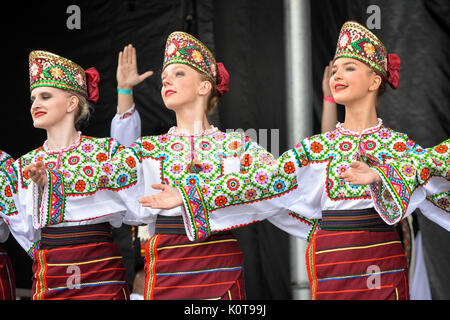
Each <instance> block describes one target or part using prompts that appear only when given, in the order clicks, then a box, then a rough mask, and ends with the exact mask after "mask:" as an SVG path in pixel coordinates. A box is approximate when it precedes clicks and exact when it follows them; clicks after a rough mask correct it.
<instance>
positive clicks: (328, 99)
mask: <svg viewBox="0 0 450 320" xmlns="http://www.w3.org/2000/svg"><path fill="white" fill-rule="evenodd" d="M323 101H327V102H331V103H336V101H334V99H333V97H326V96H323Z"/></svg>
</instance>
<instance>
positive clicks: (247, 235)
mask: <svg viewBox="0 0 450 320" xmlns="http://www.w3.org/2000/svg"><path fill="white" fill-rule="evenodd" d="M73 4H75V5H78V6H79V7H80V9H81V29H80V30H69V29H68V28H67V27H66V20H67V18H68V17H69V16H70V14H68V13H66V10H67V8H68V7H69V6H70V5H73ZM372 4H375V5H378V6H379V7H380V9H381V29H380V30H376V31H375V32H376V33H377V34H378V35H379V36H380V38H381V39H382V40H383V42H384V43H385V44H386V46H387V48H388V50H390V51H392V52H396V53H398V54H399V55H400V57H401V58H402V71H401V73H400V74H401V85H400V88H399V89H398V90H397V91H396V92H392V91H390V90H388V92H387V93H386V94H385V96H384V98H383V100H382V105H381V106H380V109H379V111H380V116H381V117H382V118H383V120H384V122H385V124H387V125H388V126H390V127H392V128H393V129H395V130H398V131H403V132H406V133H408V134H409V135H410V136H411V137H413V138H414V139H415V140H416V141H417V142H418V143H420V144H422V146H424V147H429V146H432V145H434V144H436V143H438V142H440V141H442V140H444V139H445V138H447V137H448V136H449V130H450V128H449V124H450V119H449V117H450V113H449V99H450V92H449V86H448V83H449V79H448V77H449V74H450V70H449V68H450V66H449V63H448V62H449V48H450V46H449V43H448V42H449V25H448V21H449V20H448V18H447V17H448V13H449V4H448V0H441V1H437V0H426V1H419V0H414V1H410V0H408V1H395V2H393V1H387V0H386V1H376V0H371V1H361V0H358V1H356V0H339V1H336V0H314V1H311V41H312V51H313V52H312V53H313V54H312V57H313V60H312V70H313V87H314V92H313V96H314V103H313V105H312V106H311V108H313V109H314V132H313V133H314V134H315V133H319V128H320V123H319V121H320V115H321V101H322V90H321V79H322V72H323V68H324V66H325V65H326V64H327V62H328V61H329V60H330V59H331V58H332V56H333V53H334V49H335V45H336V41H337V36H338V33H339V29H340V27H341V25H342V23H343V22H345V21H346V20H350V19H353V20H357V21H359V22H361V23H365V21H366V19H367V18H368V16H369V14H367V13H366V9H367V7H368V6H369V5H372ZM1 15H2V19H1V22H0V23H1V24H2V27H3V30H9V31H10V32H4V33H3V44H4V52H5V55H4V56H5V58H4V60H3V61H4V68H3V72H4V75H5V76H4V77H3V79H5V80H6V82H5V83H4V85H3V88H4V89H5V93H6V94H5V95H4V97H5V98H6V101H4V102H3V104H4V105H3V115H2V117H1V124H2V128H3V132H2V133H3V134H2V135H0V148H1V149H3V150H5V151H6V152H8V153H10V154H11V155H12V156H13V157H18V156H20V155H21V154H24V153H26V152H28V151H30V150H32V149H33V148H36V147H39V146H41V145H42V143H43V141H44V140H45V138H46V137H45V133H44V132H43V131H42V130H37V129H34V128H33V126H32V121H31V117H30V115H29V108H30V103H29V89H28V88H29V84H28V54H29V52H30V51H31V50H34V49H44V50H48V51H53V52H55V53H57V54H60V55H62V56H64V57H67V58H69V59H72V60H74V61H76V62H78V63H79V64H80V65H81V66H82V67H84V68H85V69H86V68H88V67H91V66H95V67H96V68H97V69H98V70H99V72H100V75H101V82H100V100H99V102H98V103H97V105H96V106H95V108H94V113H93V114H92V117H91V119H90V121H89V123H87V124H86V125H84V126H82V127H81V130H82V132H83V133H84V134H86V135H92V136H98V137H104V136H109V130H110V122H111V119H112V117H113V116H114V114H115V111H116V100H117V94H116V79H115V73H116V67H117V55H118V52H119V51H120V50H121V49H122V48H123V47H124V46H125V45H126V44H128V43H132V44H133V45H134V46H135V47H136V49H137V55H138V66H139V71H140V72H144V71H146V70H149V69H151V70H153V71H155V75H154V76H152V77H151V78H149V79H147V80H146V81H145V82H143V83H141V84H140V85H139V86H137V87H136V88H134V98H135V101H136V106H137V108H138V110H139V112H140V114H141V117H142V135H152V134H159V133H162V132H166V131H167V129H168V128H169V127H170V126H172V125H173V124H174V123H175V121H174V120H175V119H174V114H173V113H172V112H171V111H168V110H167V109H166V108H165V107H164V105H163V103H162V99H161V97H160V93H159V90H160V71H161V70H160V68H161V64H162V58H163V50H164V44H165V39H166V37H167V35H168V34H170V32H172V31H175V30H185V31H188V32H190V33H192V34H194V35H196V36H198V37H199V38H200V39H201V40H203V41H204V42H205V43H206V44H207V46H208V47H209V48H211V49H212V51H213V52H214V53H215V55H216V58H217V61H220V62H223V63H224V64H225V66H226V67H227V69H228V71H229V72H230V75H231V82H230V92H229V93H228V94H226V95H225V96H224V97H223V98H222V99H221V101H220V103H219V108H218V110H217V112H216V113H215V114H214V115H213V116H212V117H211V119H212V122H213V123H214V124H215V125H216V126H218V127H219V128H220V129H222V130H226V129H238V128H241V129H243V130H248V129H250V130H252V129H253V130H254V131H253V132H257V133H259V135H257V136H256V137H255V138H257V139H258V140H259V142H260V143H261V144H264V143H266V141H267V144H266V145H267V147H268V149H269V150H270V151H272V152H274V153H275V154H277V155H278V153H279V154H281V153H282V152H284V151H286V150H287V149H288V148H289V147H290V146H287V145H286V135H287V132H286V129H285V123H286V121H285V118H286V112H285V103H286V99H285V51H284V22H283V1H270V0H260V1H250V0H245V1H238V0H226V1H225V0H224V1H218V0H216V1H211V0H151V1H148V0H125V1H119V0H95V1H87V0H84V1H58V2H56V1H16V2H14V3H11V4H10V5H8V10H2V13H1ZM11 16H13V17H14V19H11V18H10V17H11ZM342 116H343V113H342V111H341V112H340V118H341V119H342ZM259 129H266V130H267V131H259ZM277 130H278V131H277ZM271 134H273V135H274V137H275V139H277V138H276V137H277V135H278V142H279V145H278V149H277V148H276V144H273V143H271ZM274 141H275V140H274ZM419 222H420V227H421V229H422V231H423V233H424V246H425V255H426V256H425V259H426V262H427V267H428V271H429V277H430V281H431V284H432V293H433V298H435V299H448V298H449V297H450V294H449V291H450V281H449V279H450V276H449V275H448V272H447V271H448V270H449V267H450V265H449V264H450V247H449V246H442V243H449V234H448V233H447V232H445V231H444V230H443V229H442V228H439V227H438V226H436V225H434V224H433V223H431V222H429V221H428V220H426V219H424V218H422V217H420V215H419ZM236 235H237V237H238V239H239V243H240V245H241V248H242V250H243V252H244V257H245V282H246V289H247V298H249V299H289V298H291V292H290V276H289V272H290V270H289V241H288V236H287V235H286V234H285V233H283V232H281V231H280V230H278V229H276V228H275V227H273V226H272V225H271V224H270V223H267V222H261V223H256V224H253V225H251V226H248V227H245V228H242V229H240V230H238V231H237V232H236ZM116 240H117V242H118V243H119V245H120V247H121V249H122V252H123V253H124V256H125V258H126V262H127V267H128V268H129V270H130V272H129V279H132V277H133V270H132V269H133V268H132V265H133V263H134V261H133V254H132V252H131V250H127V248H129V247H130V230H129V228H127V227H124V228H121V229H120V230H118V231H117V232H116ZM7 246H8V251H9V253H10V254H11V256H12V258H13V263H14V268H15V271H16V277H17V280H18V281H17V285H18V287H25V288H26V287H30V286H31V282H30V279H31V261H30V259H29V258H27V256H26V255H25V254H24V253H23V252H22V251H21V250H20V248H18V246H17V244H16V243H15V241H14V240H13V239H11V237H10V239H9V240H8V243H7Z"/></svg>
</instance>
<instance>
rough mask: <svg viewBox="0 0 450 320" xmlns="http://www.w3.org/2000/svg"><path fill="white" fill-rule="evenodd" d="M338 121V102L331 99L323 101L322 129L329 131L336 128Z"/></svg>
mask: <svg viewBox="0 0 450 320" xmlns="http://www.w3.org/2000/svg"><path fill="white" fill-rule="evenodd" d="M336 122H337V108H336V103H334V102H330V101H325V100H324V101H323V108H322V125H321V131H322V132H327V131H330V130H333V129H334V128H336Z"/></svg>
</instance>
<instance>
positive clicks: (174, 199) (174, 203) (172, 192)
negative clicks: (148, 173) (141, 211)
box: [139, 184, 183, 210]
mask: <svg viewBox="0 0 450 320" xmlns="http://www.w3.org/2000/svg"><path fill="white" fill-rule="evenodd" d="M152 188H153V189H156V190H161V192H160V193H157V194H154V195H151V196H145V197H142V198H140V199H139V203H140V204H141V205H142V206H143V207H150V208H153V209H165V210H168V209H172V208H175V207H178V206H180V205H182V204H183V198H182V197H181V194H180V192H179V191H178V189H176V188H174V187H171V186H169V185H166V184H153V185H152Z"/></svg>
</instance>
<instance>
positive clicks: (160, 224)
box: [155, 215, 186, 235]
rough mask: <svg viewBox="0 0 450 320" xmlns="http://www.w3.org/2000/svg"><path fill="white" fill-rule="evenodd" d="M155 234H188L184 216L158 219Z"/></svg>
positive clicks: (159, 216)
mask: <svg viewBox="0 0 450 320" xmlns="http://www.w3.org/2000/svg"><path fill="white" fill-rule="evenodd" d="M155 234H184V235H185V234H186V231H185V229H184V222H183V217H182V216H175V217H169V216H161V215H158V217H157V218H156V225H155Z"/></svg>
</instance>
